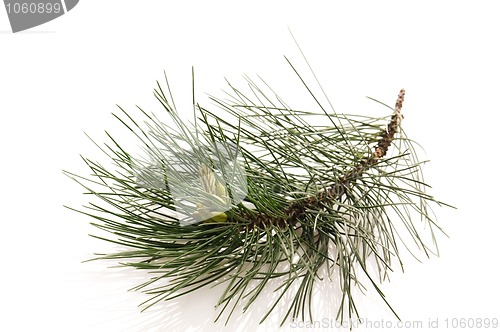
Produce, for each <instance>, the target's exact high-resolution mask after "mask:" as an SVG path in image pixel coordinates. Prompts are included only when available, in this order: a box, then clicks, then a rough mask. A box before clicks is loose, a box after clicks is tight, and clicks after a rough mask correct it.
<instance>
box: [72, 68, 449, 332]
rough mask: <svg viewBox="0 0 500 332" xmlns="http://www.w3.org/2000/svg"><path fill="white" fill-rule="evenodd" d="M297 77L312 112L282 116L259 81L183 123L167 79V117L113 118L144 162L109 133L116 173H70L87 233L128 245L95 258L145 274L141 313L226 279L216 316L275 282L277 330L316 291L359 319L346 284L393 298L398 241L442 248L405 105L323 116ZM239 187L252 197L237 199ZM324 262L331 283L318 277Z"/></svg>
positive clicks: (280, 104) (100, 169) (299, 313)
mask: <svg viewBox="0 0 500 332" xmlns="http://www.w3.org/2000/svg"><path fill="white" fill-rule="evenodd" d="M287 61H288V60H287ZM290 65H291V64H290ZM292 69H293V70H294V71H295V72H296V73H297V75H298V78H299V79H300V81H301V82H302V83H303V84H304V87H305V90H306V95H310V96H312V97H313V99H314V101H315V102H316V103H317V105H318V109H317V110H309V109H308V110H295V109H291V108H289V107H288V106H287V105H286V103H285V102H284V101H283V100H282V99H281V98H280V97H278V96H277V95H276V94H275V93H274V91H272V90H270V88H269V87H268V86H267V84H265V83H264V82H263V86H262V87H261V86H259V85H257V84H255V83H254V82H252V81H251V80H248V88H247V92H246V93H244V92H242V91H241V90H239V89H237V88H236V87H234V86H232V85H231V84H229V87H230V92H229V93H228V95H227V96H226V98H225V99H220V98H212V101H213V102H214V103H215V105H216V106H217V107H216V108H215V109H213V110H209V109H207V108H204V107H201V106H199V105H197V104H196V103H195V101H194V100H193V105H195V107H196V121H195V122H194V124H190V123H187V122H185V121H183V120H181V118H180V116H179V114H178V113H177V111H176V108H175V103H174V101H173V98H172V95H171V93H170V87H169V85H168V81H167V82H166V91H168V94H166V93H165V90H164V88H163V87H162V85H160V84H159V83H158V86H157V88H156V90H155V91H154V95H155V97H156V99H157V100H158V101H159V102H160V103H161V105H162V106H163V108H164V109H165V111H166V112H165V113H163V114H161V115H159V117H157V116H155V115H154V114H150V113H147V112H145V111H143V110H142V109H140V108H139V112H140V116H142V117H144V119H145V122H139V121H137V119H138V116H136V115H134V116H132V115H131V114H130V113H128V112H127V111H125V110H124V109H122V108H120V111H121V113H120V114H119V115H115V114H114V116H115V117H116V118H117V119H118V120H119V121H120V122H121V123H122V124H123V125H124V126H126V128H128V129H129V130H130V132H131V134H132V135H133V136H134V137H135V138H136V139H138V141H139V142H140V143H141V145H142V147H143V148H144V151H145V154H146V157H142V158H141V157H138V156H133V155H132V154H131V153H128V152H127V147H125V146H123V145H121V144H120V143H119V142H118V141H117V140H115V139H114V138H113V137H112V136H111V135H110V134H107V135H108V137H109V140H110V142H109V143H108V144H105V145H104V146H103V147H102V148H101V149H102V151H104V152H105V153H106V155H107V157H109V158H110V160H111V161H112V162H113V165H114V169H110V168H109V167H104V166H102V165H101V164H100V163H98V162H96V161H93V160H91V159H88V158H83V160H84V162H85V163H86V164H87V166H88V167H89V169H90V173H91V174H90V176H88V177H83V176H79V175H76V174H73V173H70V172H66V174H67V175H68V176H70V177H71V178H73V179H74V180H75V181H77V182H78V183H79V184H81V185H82V186H83V187H84V188H85V190H86V193H88V194H91V196H93V197H95V198H96V199H95V200H92V201H91V202H90V203H89V205H88V206H87V207H86V208H85V209H84V210H80V211H79V212H81V213H84V214H86V215H88V216H90V217H92V218H94V219H95V222H94V223H93V225H94V226H95V227H97V228H99V229H101V230H103V231H105V232H107V233H108V234H109V236H107V237H103V236H96V237H97V238H99V239H102V240H106V241H110V242H112V243H117V244H120V245H122V246H123V247H124V248H126V249H127V250H126V251H120V252H117V253H110V254H106V255H100V256H98V257H97V259H112V260H117V261H119V262H120V264H122V265H125V266H131V267H134V268H137V269H145V270H148V271H150V272H151V277H150V278H149V280H146V281H145V282H144V283H142V284H140V285H138V286H137V287H136V288H134V290H137V291H142V292H145V293H147V294H149V295H150V297H149V299H148V300H147V301H146V302H144V303H143V304H142V305H143V307H144V308H145V309H146V308H148V307H150V306H152V305H154V304H155V303H158V302H160V301H166V300H171V299H174V298H176V297H179V296H182V295H183V294H186V293H189V292H192V291H195V290H197V289H199V288H202V287H207V286H214V285H223V286H224V287H225V290H224V291H223V293H222V295H221V298H220V300H219V301H218V303H217V306H218V307H220V308H221V310H220V314H219V316H218V319H220V318H221V317H222V314H223V313H224V312H226V313H228V314H227V319H230V317H231V315H232V314H233V313H234V312H235V309H236V308H237V305H242V309H243V311H246V310H251V308H252V304H253V303H254V302H255V301H256V300H257V299H258V298H259V295H261V293H262V292H263V290H264V289H265V286H266V283H268V282H269V281H270V280H276V281H278V284H279V287H277V288H276V290H275V292H276V294H277V297H276V300H275V302H273V303H271V304H270V305H269V308H268V311H267V313H266V314H265V315H263V317H262V321H264V320H265V319H266V318H267V317H268V316H269V314H270V313H271V312H273V310H276V309H277V308H278V307H280V308H283V307H285V308H286V309H285V310H284V311H283V312H284V313H285V314H284V315H283V317H282V324H283V323H285V322H286V320H287V319H292V318H302V319H305V317H306V316H307V317H309V318H310V319H311V320H312V319H313V311H314V310H313V308H312V304H311V302H312V294H313V290H314V289H315V285H316V283H318V282H335V283H339V285H340V288H341V290H342V294H343V295H342V297H341V299H340V301H339V302H338V307H337V308H336V310H337V318H338V319H342V318H344V317H345V316H347V317H349V318H353V317H357V316H359V313H358V311H357V308H356V302H355V300H356V299H355V296H354V294H353V289H354V288H355V287H359V288H360V289H361V290H362V291H364V290H366V289H367V287H366V285H363V284H362V283H361V280H362V279H363V278H365V277H366V278H365V279H366V280H369V282H370V283H371V284H372V286H373V287H374V289H375V290H376V292H377V293H378V294H379V295H380V297H381V299H382V300H383V301H385V302H386V303H387V304H388V302H387V300H386V299H385V297H384V295H383V293H382V291H381V290H380V288H379V287H378V282H377V280H383V279H385V278H386V277H387V275H388V273H389V272H390V271H392V268H393V267H394V264H395V263H397V264H399V265H400V266H401V267H402V266H403V263H402V261H401V255H400V250H401V249H400V246H401V245H402V246H404V247H406V248H407V249H408V250H409V251H410V252H414V251H415V249H416V250H421V251H423V252H424V253H425V254H426V255H431V254H435V253H437V246H436V243H435V236H434V231H435V230H438V231H440V232H442V229H441V228H440V227H439V226H438V225H437V224H436V221H435V220H434V217H433V213H432V210H431V207H430V206H429V205H430V204H433V203H435V204H437V205H446V204H444V203H441V202H439V201H437V200H435V199H434V198H433V197H432V196H430V195H429V194H427V193H426V191H425V190H426V189H427V188H428V186H427V185H426V184H425V183H424V181H423V177H422V170H421V166H422V164H423V163H422V162H420V161H418V160H417V156H416V151H415V148H414V145H415V144H414V142H413V141H412V140H410V139H408V138H407V137H406V135H405V133H404V131H403V130H402V129H401V128H400V127H399V121H401V118H400V117H399V115H397V114H398V111H400V110H401V105H399V106H398V105H396V108H395V109H393V108H391V107H389V106H387V105H385V104H383V105H385V106H387V108H388V117H384V118H373V117H369V116H362V115H346V114H339V113H336V112H335V111H333V110H332V111H327V110H326V108H324V107H323V106H322V105H321V104H320V102H319V101H318V99H317V98H316V97H315V96H314V94H313V93H312V90H311V89H310V88H309V87H308V86H307V85H306V83H305V82H304V80H303V79H302V77H301V76H300V75H299V74H298V72H297V71H296V70H295V68H294V67H293V66H292ZM165 78H166V77H165ZM193 79H194V75H193ZM264 91H269V92H270V93H271V95H272V97H271V96H270V95H269V94H267V93H266V92H264ZM400 97H401V96H400ZM399 102H401V103H402V97H401V100H398V103H399ZM398 108H399V110H398ZM393 114H395V115H393ZM313 123H320V125H317V124H313ZM388 124H389V125H388ZM391 126H392V127H391ZM391 130H392V131H391ZM391 135H392V136H391ZM379 149H380V150H379ZM207 151H211V152H212V153H211V154H210V153H208V154H207ZM233 153H234V154H233ZM386 153H387V154H386ZM236 160H237V161H238V162H235V161H236ZM238 165H241V167H240V168H238ZM212 170H214V172H212ZM228 179H229V181H228ZM186 183H191V184H192V185H190V186H187V185H185V184H186ZM242 187H245V188H247V191H246V192H244V191H243V192H238V189H240V188H242ZM179 195H180V197H183V199H182V200H179V199H176V197H179ZM238 197H239V198H241V199H240V200H238V199H237V198H238ZM189 213H191V214H192V216H194V217H193V218H191V219H189V218H188V219H189V220H188V219H186V216H187V215H189ZM186 220H187V221H186ZM421 224H425V225H427V226H428V227H426V231H427V232H428V233H430V235H431V239H432V241H431V242H432V243H431V244H428V243H427V242H426V241H425V240H424V238H425V237H426V236H427V235H428V234H422V233H421V231H419V229H421V228H422V227H420V226H421ZM368 261H371V262H375V266H376V267H377V268H378V275H372V273H371V272H369V268H368V266H367V262H368ZM324 268H326V271H327V275H328V278H321V277H320V275H321V273H320V271H321V270H322V269H324ZM359 273H361V274H364V277H363V278H361V277H360V275H359ZM290 294H291V297H288V298H289V300H285V298H287V295H290ZM325 296H327V295H326V294H325ZM388 305H389V304H388ZM389 307H390V306H389ZM391 310H392V308H391ZM393 311H394V310H393ZM394 313H395V311H394Z"/></svg>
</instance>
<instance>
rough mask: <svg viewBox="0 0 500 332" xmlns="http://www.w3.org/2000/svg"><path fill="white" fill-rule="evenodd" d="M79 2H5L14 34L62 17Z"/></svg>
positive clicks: (71, 0) (17, 0) (42, 0)
mask: <svg viewBox="0 0 500 332" xmlns="http://www.w3.org/2000/svg"><path fill="white" fill-rule="evenodd" d="M78 1H79V0H31V1H30V2H22V1H20V0H4V4H5V9H6V10H7V16H8V17H9V21H10V26H11V28H12V32H14V33H15V32H19V31H23V30H27V29H30V28H33V27H36V26H38V25H41V24H44V23H46V22H49V21H52V20H53V19H55V18H57V17H59V16H62V15H64V14H66V13H67V12H69V11H70V10H71V9H73V8H74V7H75V6H76V5H77V4H78Z"/></svg>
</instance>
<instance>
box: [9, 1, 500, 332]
mask: <svg viewBox="0 0 500 332" xmlns="http://www.w3.org/2000/svg"><path fill="white" fill-rule="evenodd" d="M270 3H271V1H267V2H266V1H262V2H261V1H251V2H245V3H244V4H243V2H239V3H238V4H237V3H236V2H234V1H233V2H230V1H224V2H223V1H177V2H176V4H172V3H171V2H167V1H124V0H120V1H118V0H113V1H112V0H107V1H90V0H87V1H81V2H80V3H79V4H78V5H77V6H76V7H75V8H74V9H73V10H72V11H70V12H69V13H68V14H66V15H64V16H62V17H61V18H58V19H56V20H54V21H52V22H49V23H47V24H45V25H42V26H39V27H36V28H33V29H31V30H29V31H26V32H23V33H18V34H12V33H11V32H10V31H9V30H10V27H9V24H8V19H7V15H6V13H5V11H4V10H3V8H1V9H0V146H1V150H0V151H1V152H0V169H1V172H0V174H1V177H2V181H1V184H2V187H1V191H0V192H1V196H2V198H1V201H0V207H1V209H0V220H1V232H0V234H1V240H0V248H1V250H0V254H1V260H0V264H1V265H0V266H1V273H0V287H1V290H0V292H1V293H0V294H1V295H0V299H1V301H0V303H2V307H3V308H2V309H1V310H0V317H1V319H0V330H3V331H162V330H168V331H181V330H182V331H183V330H190V331H191V330H192V331H216V330H221V331H223V330H225V329H224V328H223V325H222V324H214V323H213V319H214V318H215V311H214V309H213V306H214V304H215V301H216V299H217V295H218V294H219V290H218V289H214V290H202V291H199V292H198V293H195V294H192V295H189V296H188V297H186V298H185V299H181V300H179V301H178V302H175V303H171V304H168V305H165V306H159V307H158V308H157V309H153V310H151V311H149V312H145V313H142V314H141V313H139V310H138V308H137V305H138V304H139V303H140V302H142V301H143V300H145V299H146V298H145V297H144V296H143V295H141V294H138V293H133V292H126V289H128V288H130V287H132V286H134V285H135V284H137V283H138V282H141V281H142V280H144V277H145V275H144V274H141V273H136V272H130V271H125V270H116V269H115V270H110V269H108V268H107V266H109V264H107V263H106V262H105V263H85V264H82V263H80V262H81V261H82V260H85V259H88V258H91V257H92V253H93V252H98V251H106V250H108V251H109V250H114V249H115V248H114V247H113V246H112V245H109V244H106V243H102V242H100V241H97V240H94V239H92V238H90V237H88V235H87V234H88V233H91V232H93V231H94V230H93V228H92V227H91V226H90V225H88V222H89V221H90V220H89V219H88V218H86V217H85V216H82V215H79V214H76V213H74V212H72V211H70V210H67V209H65V208H63V205H69V206H73V207H80V206H81V205H83V204H85V203H86V202H87V197H84V196H83V195H82V191H83V189H82V188H80V187H78V185H77V184H75V183H74V182H72V181H71V180H70V179H68V178H67V177H65V176H64V175H63V174H62V169H66V170H70V171H73V172H76V173H79V174H84V175H85V174H88V170H87V169H86V168H85V166H84V164H83V162H82V160H81V159H80V157H79V154H83V155H85V156H89V157H91V158H93V159H99V158H101V159H102V158H103V156H102V154H100V153H99V151H98V150H97V148H96V147H95V146H93V145H92V143H91V142H90V141H89V140H88V139H87V138H86V137H85V135H84V131H85V132H87V133H88V134H89V135H91V136H92V137H93V138H94V139H95V140H96V141H97V142H103V141H104V139H105V137H104V130H108V131H111V132H118V133H119V132H120V130H122V129H121V127H120V125H119V124H118V123H117V122H116V121H115V120H113V118H112V116H111V112H115V111H116V110H117V108H116V106H115V104H120V105H121V106H123V107H125V108H127V109H132V108H133V106H134V105H135V104H138V105H141V106H143V107H144V108H146V109H148V110H153V109H154V108H155V107H157V106H156V104H155V102H154V98H153V95H152V89H153V88H154V86H155V80H157V79H158V80H161V79H162V77H163V70H166V71H167V73H168V76H169V80H170V82H171V85H172V87H173V91H174V93H175V96H176V102H177V105H178V106H180V108H182V109H185V111H186V113H187V114H189V112H191V106H190V104H191V99H190V98H191V97H190V93H191V92H190V89H191V66H194V67H195V70H196V76H197V78H196V84H197V87H196V91H197V94H198V96H199V100H200V102H202V103H203V101H204V100H206V98H205V96H204V93H205V92H207V93H212V94H219V93H220V90H221V89H222V88H224V87H225V85H224V77H227V78H230V79H234V80H236V81H238V79H239V77H240V76H241V75H242V74H248V75H251V76H253V77H255V75H256V74H260V75H262V76H263V77H264V78H266V79H267V81H268V82H269V83H270V84H271V85H272V86H273V87H274V88H276V89H277V90H279V91H281V92H283V94H284V95H285V96H287V95H290V96H291V99H292V101H289V104H292V105H293V103H292V102H293V101H294V100H298V101H297V103H299V104H300V102H301V101H300V99H301V98H302V97H298V96H297V95H298V94H297V95H296V94H295V93H294V92H295V91H300V92H301V93H302V92H303V90H302V89H300V85H299V84H298V82H297V81H294V79H293V75H292V73H291V70H290V68H289V67H288V66H287V64H286V62H285V60H284V58H283V55H284V54H286V55H287V56H288V57H289V58H290V59H291V60H292V61H293V62H294V63H295V64H296V65H297V67H299V69H301V71H302V72H305V73H306V72H307V66H306V65H305V64H304V62H303V60H302V58H301V56H300V53H299V51H298V50H297V48H296V46H295V44H294V42H293V39H292V37H291V36H290V33H289V31H288V28H290V29H291V30H292V32H293V33H294V35H295V37H296V39H297V40H298V42H299V43H300V45H301V47H302V49H303V51H304V52H305V54H306V56H307V58H308V60H309V62H310V63H311V65H312V66H313V68H314V69H315V71H316V73H317V76H318V78H319V80H320V81H321V83H322V85H323V87H324V89H325V91H326V92H327V94H328V95H329V97H330V99H331V100H332V102H333V105H334V106H335V108H336V110H337V111H339V112H346V113H361V114H370V113H369V112H370V111H371V108H372V107H373V106H374V104H373V103H372V102H369V101H367V100H366V99H365V98H364V96H367V95H368V96H372V97H375V98H377V99H379V100H382V101H384V102H387V103H389V104H392V103H393V102H394V101H395V97H396V95H397V92H398V91H399V89H400V88H401V87H404V88H406V91H407V98H406V101H405V105H404V110H405V120H404V121H405V122H404V126H405V129H406V130H407V132H408V134H409V135H410V136H411V137H412V138H414V139H415V140H417V141H418V142H420V143H421V144H422V145H423V146H424V148H425V151H426V155H425V157H426V158H428V159H430V160H431V163H429V164H428V165H426V167H425V173H426V180H427V182H429V183H430V184H431V185H432V186H433V188H432V191H431V192H432V194H434V195H435V196H437V197H438V198H440V199H442V200H444V201H446V202H449V203H451V204H452V205H454V206H456V207H458V210H452V209H437V210H436V212H437V215H438V217H439V222H440V224H441V225H442V226H443V227H444V228H445V229H446V231H447V233H448V235H449V236H450V238H449V239H448V238H445V237H444V236H440V237H439V242H440V249H441V255H440V257H439V258H437V257H431V259H429V260H427V259H425V260H424V261H423V264H421V263H418V262H416V261H415V260H412V259H411V258H409V259H407V260H406V261H405V273H401V271H400V270H398V269H396V272H395V273H393V274H392V275H391V282H386V283H384V284H383V285H382V289H383V290H384V291H385V293H386V295H387V298H388V300H389V301H390V303H391V304H392V305H393V307H394V308H395V309H396V310H397V311H398V313H399V315H400V317H401V318H402V319H403V320H404V321H422V322H423V325H424V327H425V326H427V324H428V321H429V319H431V320H435V319H439V323H440V327H444V320H445V319H446V318H449V319H452V318H493V317H496V318H500V315H499V314H498V308H499V307H500V303H499V295H500V292H499V286H498V278H499V274H498V272H497V271H498V270H497V264H498V259H497V253H498V247H497V246H498V234H500V233H499V231H500V227H499V223H500V217H499V212H498V202H497V199H498V193H497V190H498V188H499V186H498V185H499V183H498V175H497V174H496V173H497V171H498V154H499V153H498V151H499V148H498V143H499V139H498V121H499V119H500V117H499V112H500V106H499V105H500V104H499V101H498V93H499V91H500V79H499V77H500V65H499V59H500V51H499V48H498V32H499V31H500V20H499V19H498V13H499V8H497V5H495V4H494V3H495V2H493V1H490V2H488V1H475V2H473V1H469V2H463V1H439V2H437V1H404V2H403V1H373V2H367V1H364V2H359V1H353V2H349V4H346V3H347V2H346V1H342V2H340V1H333V2H332V1H309V2H307V3H306V2H305V1H301V2H299V1H273V2H272V4H270ZM295 89H296V90H295ZM301 96H302V95H301ZM325 294H327V293H326V292H323V293H322V294H318V298H321V297H322V296H324V295H325ZM267 303H268V302H267V300H266V299H264V300H263V301H262V302H261V303H260V304H258V308H257V309H255V312H251V313H250V314H248V315H246V316H241V317H240V316H239V315H237V314H236V315H235V317H234V318H235V319H234V320H232V321H230V323H229V324H228V326H227V327H226V329H227V331H233V330H235V329H238V330H241V331H254V330H255V329H256V328H257V326H258V324H257V320H258V319H257V318H258V317H259V313H260V310H262V308H265V306H266V305H267ZM360 308H361V310H362V312H361V316H362V317H365V318H369V319H371V320H373V321H380V320H381V319H384V321H392V322H393V323H394V324H395V323H396V319H395V318H394V317H393V316H391V314H390V312H389V311H388V310H387V309H386V308H385V307H384V306H383V305H382V303H381V301H380V299H378V298H377V296H376V295H375V294H374V293H373V292H371V293H369V294H368V296H367V297H366V299H364V300H363V299H362V300H361V307H360ZM317 313H318V316H317V317H316V318H317V319H322V318H332V317H333V316H334V313H335V310H334V308H333V309H332V308H327V307H325V306H323V307H322V308H319V309H318V311H317ZM276 320H277V318H276V317H274V316H273V317H271V319H270V321H269V322H267V323H265V324H264V325H261V326H260V329H261V330H266V329H267V330H276V329H277V327H276ZM288 325H289V324H285V327H284V328H283V331H287V330H291V331H298V330H299V329H291V328H290V326H288ZM303 330H304V331H312V329H303ZM317 330H321V329H317ZM324 330H326V329H324ZM380 330H382V329H380ZM423 330H425V329H419V331H423Z"/></svg>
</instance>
